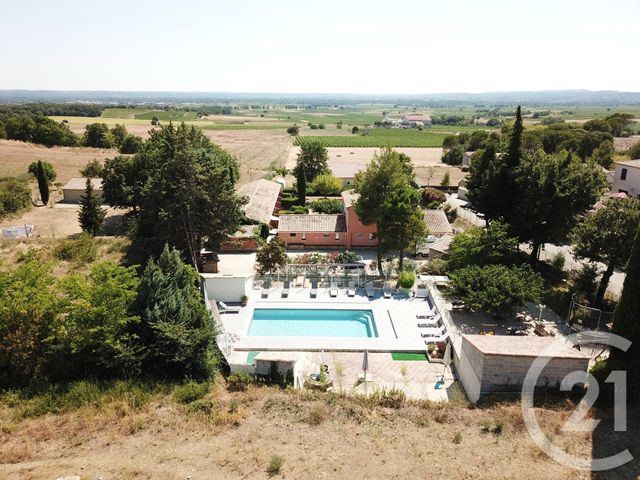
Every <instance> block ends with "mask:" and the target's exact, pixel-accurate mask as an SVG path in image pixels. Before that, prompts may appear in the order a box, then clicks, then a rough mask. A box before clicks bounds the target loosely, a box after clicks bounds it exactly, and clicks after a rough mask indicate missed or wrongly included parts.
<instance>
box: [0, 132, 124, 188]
mask: <svg viewBox="0 0 640 480" xmlns="http://www.w3.org/2000/svg"><path fill="white" fill-rule="evenodd" d="M116 155H118V152H116V151H115V150H106V149H100V148H87V147H51V148H48V147H45V146H42V145H35V144H33V143H25V142H17V141H14V140H0V176H12V177H14V176H16V175H20V174H25V173H27V168H28V167H29V164H30V163H31V162H35V161H37V160H46V161H48V162H51V163H52V164H53V166H54V167H55V169H56V172H57V174H58V176H57V178H56V182H61V183H63V184H64V183H66V182H67V181H68V180H69V179H70V178H71V177H79V176H80V172H79V170H80V169H82V168H84V167H85V165H86V164H87V163H88V162H90V161H91V160H95V159H97V160H101V161H102V160H104V159H105V158H110V157H114V156H116Z"/></svg>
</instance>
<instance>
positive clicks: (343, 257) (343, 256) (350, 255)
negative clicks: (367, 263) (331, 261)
mask: <svg viewBox="0 0 640 480" xmlns="http://www.w3.org/2000/svg"><path fill="white" fill-rule="evenodd" d="M357 261H358V255H357V254H356V252H351V251H349V250H346V251H344V252H340V253H339V254H338V255H336V259H335V262H336V263H356V262H357Z"/></svg>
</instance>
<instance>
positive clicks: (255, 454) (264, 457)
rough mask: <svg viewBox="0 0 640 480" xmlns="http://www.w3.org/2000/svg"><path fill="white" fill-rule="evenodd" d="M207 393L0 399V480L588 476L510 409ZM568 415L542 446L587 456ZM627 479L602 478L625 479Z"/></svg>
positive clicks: (545, 415)
mask: <svg viewBox="0 0 640 480" xmlns="http://www.w3.org/2000/svg"><path fill="white" fill-rule="evenodd" d="M214 388H215V389H217V390H222V392H218V393H212V394H209V398H210V399H211V402H210V403H209V405H212V406H213V411H212V412H211V411H209V412H208V413H203V409H201V408H198V409H194V408H191V407H190V406H189V405H181V404H178V403H176V402H175V400H174V399H173V398H172V396H171V395H165V396H156V397H154V399H153V400H152V401H150V402H149V403H146V404H144V405H143V406H132V405H130V404H129V403H128V402H127V401H126V400H125V399H122V400H115V401H114V402H113V403H111V404H109V405H107V406H100V407H93V406H91V407H82V408H80V409H79V410H75V411H70V412H67V413H62V414H55V415H52V414H48V415H44V416H41V417H38V418H29V419H20V418H19V417H16V414H15V412H14V411H13V410H12V409H11V408H10V407H8V406H7V405H6V404H5V405H1V404H0V420H2V429H0V476H1V477H2V478H6V479H20V480H23V479H53V478H58V477H61V476H69V475H74V474H75V475H79V476H80V478H81V479H82V480H85V479H95V478H101V479H104V480H109V479H116V478H139V479H151V478H153V479H171V480H174V479H185V478H192V479H223V478H224V479H253V478H269V477H271V476H272V475H269V474H268V473H267V471H266V470H267V466H268V465H269V463H270V460H271V458H272V456H273V455H279V456H281V457H282V458H283V459H284V464H283V466H282V469H281V470H280V472H279V473H275V474H273V478H290V479H312V478H313V479H317V478H327V479H343V478H348V479H360V478H362V479H364V478H367V479H369V478H371V479H382V478H384V479H386V478H391V479H414V478H415V479H424V478H430V479H451V478H464V479H513V478H518V479H535V480H539V479H545V480H553V479H563V480H564V479H588V478H591V476H590V474H589V473H586V472H581V471H576V470H572V469H570V468H568V467H564V466H562V465H560V464H558V463H556V462H555V461H553V460H551V459H550V458H549V457H547V456H546V455H545V454H544V453H543V452H542V451H541V450H539V449H538V448H537V447H536V446H535V445H534V444H533V442H532V441H531V439H530V438H529V436H528V434H527V431H526V428H525V426H524V424H523V421H522V415H521V410H520V405H519V403H517V402H514V403H503V404H498V405H495V406H490V407H483V408H470V407H468V406H466V405H444V406H438V405H434V404H424V403H423V404H415V403H414V404H405V405H404V406H400V408H389V407H381V406H379V405H375V406H374V405H371V404H370V403H368V402H367V401H365V400H360V399H349V398H343V397H338V396H331V397H327V396H322V395H316V394H310V393H307V394H304V393H298V392H291V393H287V392H283V391H279V390H277V389H271V388H256V387H250V389H249V390H248V391H247V392H244V393H237V392H236V393H230V392H227V391H226V389H224V388H223V387H214ZM198 402H200V405H202V401H198ZM18 408H19V407H18ZM194 411H198V412H199V413H193V412H194ZM570 411H571V410H570V409H569V408H566V409H565V408H564V407H563V406H562V404H561V405H560V406H555V407H554V408H553V409H537V413H536V414H537V415H538V416H539V418H540V423H541V424H542V425H543V429H544V431H545V432H546V434H547V436H548V438H549V439H550V441H551V440H553V442H554V443H555V444H557V445H561V446H562V448H563V449H566V451H568V452H570V453H572V454H574V455H580V456H586V457H588V456H589V455H590V454H591V452H592V447H593V446H592V436H591V434H590V433H579V434H573V435H566V434H564V433H563V432H562V430H561V428H562V426H563V423H564V421H565V420H566V419H567V417H568V416H569V414H570ZM634 418H637V415H635V416H634ZM636 430H637V428H636ZM635 433H636V434H637V432H635ZM631 434H633V432H631ZM630 439H631V436H629V440H630ZM629 472H632V470H627V471H626V472H623V473H622V475H619V476H608V477H606V478H634V477H633V476H628V475H629Z"/></svg>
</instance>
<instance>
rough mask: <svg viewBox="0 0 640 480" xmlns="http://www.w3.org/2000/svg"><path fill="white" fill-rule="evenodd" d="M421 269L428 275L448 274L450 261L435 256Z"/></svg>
mask: <svg viewBox="0 0 640 480" xmlns="http://www.w3.org/2000/svg"><path fill="white" fill-rule="evenodd" d="M420 271H421V272H422V273H426V274H427V275H446V274H447V272H448V271H449V262H447V261H446V260H443V259H442V258H434V259H433V260H429V261H428V262H427V263H425V264H424V265H423V266H422V268H421V269H420Z"/></svg>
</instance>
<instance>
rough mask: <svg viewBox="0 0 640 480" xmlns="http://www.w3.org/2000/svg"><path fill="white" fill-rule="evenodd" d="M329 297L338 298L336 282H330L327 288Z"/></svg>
mask: <svg viewBox="0 0 640 480" xmlns="http://www.w3.org/2000/svg"><path fill="white" fill-rule="evenodd" d="M329 296H331V297H337V296H338V284H337V283H336V282H331V288H329Z"/></svg>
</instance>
